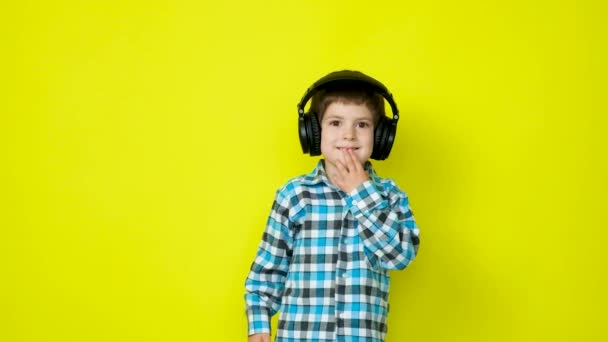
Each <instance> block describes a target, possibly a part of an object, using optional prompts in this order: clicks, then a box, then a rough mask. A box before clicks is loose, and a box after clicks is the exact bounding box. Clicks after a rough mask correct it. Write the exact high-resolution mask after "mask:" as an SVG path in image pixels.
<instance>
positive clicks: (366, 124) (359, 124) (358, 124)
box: [357, 122, 369, 128]
mask: <svg viewBox="0 0 608 342" xmlns="http://www.w3.org/2000/svg"><path fill="white" fill-rule="evenodd" d="M357 127H359V128H367V127H369V122H359V123H357Z"/></svg>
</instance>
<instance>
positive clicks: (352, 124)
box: [321, 102, 374, 167]
mask: <svg viewBox="0 0 608 342" xmlns="http://www.w3.org/2000/svg"><path fill="white" fill-rule="evenodd" d="M349 148H350V149H352V150H353V152H354V153H355V156H356V157H357V159H358V160H359V162H360V163H361V165H363V164H365V162H366V161H367V160H368V159H369V157H370V156H371V155H372V150H373V148H374V121H373V116H372V113H371V112H370V111H369V109H368V108H367V106H365V105H364V104H360V105H359V104H355V103H343V102H334V103H332V104H330V105H329V106H328V107H327V109H326V110H325V115H323V120H322V121H321V153H322V154H323V157H324V158H325V161H326V162H328V163H329V164H330V165H331V167H334V166H335V164H336V161H338V160H339V161H342V162H343V163H345V156H346V152H347V151H346V149H349Z"/></svg>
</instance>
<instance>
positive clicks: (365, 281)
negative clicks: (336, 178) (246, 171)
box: [245, 161, 419, 342]
mask: <svg viewBox="0 0 608 342" xmlns="http://www.w3.org/2000/svg"><path fill="white" fill-rule="evenodd" d="M365 169H366V170H367V172H368V174H369V176H370V179H369V180H368V181H365V182H364V183H363V184H361V185H360V186H359V187H358V188H356V189H354V190H353V191H352V192H351V193H349V194H347V193H344V192H342V191H341V190H340V189H338V188H337V187H336V186H334V185H332V184H331V183H330V182H329V180H328V178H327V175H326V173H325V170H324V167H323V161H319V163H318V165H317V167H316V168H315V169H314V170H313V172H311V173H310V174H307V175H303V176H300V177H297V178H294V179H292V180H290V181H289V182H287V184H285V185H284V186H283V187H282V188H280V189H279V190H278V191H277V193H276V198H275V201H274V203H273V205H272V210H271V212H270V216H269V218H268V222H267V225H266V230H265V231H264V235H263V237H262V241H261V243H260V246H259V249H258V251H257V254H256V257H255V260H254V262H253V264H252V265H251V270H250V272H249V275H248V277H247V280H246V282H245V289H246V294H245V302H246V309H247V318H248V323H249V334H250V335H251V334H257V333H269V332H270V317H271V316H272V315H274V314H275V313H276V312H277V311H280V315H279V325H278V328H277V336H276V340H275V341H277V342H279V341H280V342H297V341H355V342H356V341H366V342H368V341H384V338H385V335H386V331H387V326H386V319H387V314H388V309H389V308H388V307H389V305H388V291H389V272H388V271H389V270H394V269H403V268H405V267H406V266H407V265H408V264H409V263H410V262H411V261H412V260H413V259H414V257H415V256H416V252H417V250H418V245H419V231H418V228H417V226H416V223H415V221H414V217H413V215H412V211H411V209H410V206H409V201H408V197H407V195H406V194H405V193H404V192H402V191H401V190H399V188H398V187H397V185H396V184H395V182H394V181H392V180H390V179H382V178H380V177H378V176H377V175H376V173H375V172H374V170H373V169H372V166H371V164H370V163H367V164H366V166H365Z"/></svg>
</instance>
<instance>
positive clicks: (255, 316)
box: [245, 192, 293, 335]
mask: <svg viewBox="0 0 608 342" xmlns="http://www.w3.org/2000/svg"><path fill="white" fill-rule="evenodd" d="M289 226H290V225H289V201H288V199H287V198H286V197H285V196H283V195H282V193H281V192H277V196H276V198H275V201H274V203H273V205H272V210H271V212H270V215H269V217H268V221H267V224H266V229H265V231H264V235H263V237H262V241H261V242H260V245H259V248H258V251H257V253H256V257H255V260H254V261H253V263H252V265H251V269H250V271H249V275H248V276H247V280H246V281H245V290H246V293H245V303H246V308H247V320H248V326H249V329H248V335H253V334H262V333H270V317H271V316H272V315H274V314H275V313H276V312H277V311H278V309H279V306H280V303H281V295H282V293H283V289H284V285H285V277H286V275H287V270H288V267H289V261H290V257H291V249H292V246H293V244H292V242H293V237H292V234H291V232H290V230H289Z"/></svg>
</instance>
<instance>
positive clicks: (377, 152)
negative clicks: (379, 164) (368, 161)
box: [371, 117, 386, 160]
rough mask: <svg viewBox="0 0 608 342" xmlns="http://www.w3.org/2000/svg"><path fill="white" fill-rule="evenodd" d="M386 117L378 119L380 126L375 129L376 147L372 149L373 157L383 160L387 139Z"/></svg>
mask: <svg viewBox="0 0 608 342" xmlns="http://www.w3.org/2000/svg"><path fill="white" fill-rule="evenodd" d="M385 136H386V118H384V117H383V118H380V120H378V126H377V127H376V129H375V130H374V149H373V150H372V155H371V158H372V159H375V160H383V159H384V158H382V155H383V154H384V152H383V151H384V146H385V140H386V137H385Z"/></svg>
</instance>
